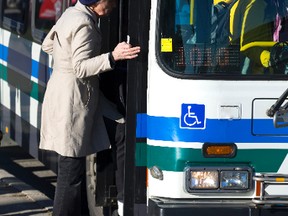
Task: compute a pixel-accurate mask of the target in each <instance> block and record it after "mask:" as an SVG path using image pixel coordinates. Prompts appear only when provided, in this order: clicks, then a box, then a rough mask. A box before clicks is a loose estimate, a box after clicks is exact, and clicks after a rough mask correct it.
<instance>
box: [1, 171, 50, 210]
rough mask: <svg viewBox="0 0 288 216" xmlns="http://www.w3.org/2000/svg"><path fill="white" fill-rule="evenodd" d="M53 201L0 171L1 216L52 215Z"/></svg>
mask: <svg viewBox="0 0 288 216" xmlns="http://www.w3.org/2000/svg"><path fill="white" fill-rule="evenodd" d="M52 207H53V201H52V200H51V199H49V198H48V197H47V196H46V195H44V194H43V193H41V192H39V191H38V190H35V189H34V188H33V187H32V186H30V185H28V184H26V183H24V182H22V181H20V180H19V179H17V178H16V177H15V176H13V175H11V174H10V173H8V172H6V171H5V170H3V169H0V215H19V216H20V215H22V216H24V215H27V216H28V215H39V216H40V215H43V216H49V215H52Z"/></svg>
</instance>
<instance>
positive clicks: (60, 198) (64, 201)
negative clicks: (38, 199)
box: [53, 156, 86, 216]
mask: <svg viewBox="0 0 288 216" xmlns="http://www.w3.org/2000/svg"><path fill="white" fill-rule="evenodd" d="M85 163H86V158H85V157H80V158H75V157H64V156H59V158H58V176H57V186H56V191H55V197H54V205H53V216H80V215H81V185H82V182H83V181H84V179H85V178H84V175H85Z"/></svg>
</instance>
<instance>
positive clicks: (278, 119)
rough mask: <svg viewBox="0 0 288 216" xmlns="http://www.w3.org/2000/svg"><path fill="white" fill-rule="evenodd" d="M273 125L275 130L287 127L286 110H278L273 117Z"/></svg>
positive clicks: (287, 114) (287, 116)
mask: <svg viewBox="0 0 288 216" xmlns="http://www.w3.org/2000/svg"><path fill="white" fill-rule="evenodd" d="M273 124H274V127H275V128H282V127H288V110H285V109H283V110H278V111H276V112H275V114H274V116H273Z"/></svg>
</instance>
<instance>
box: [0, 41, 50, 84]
mask: <svg viewBox="0 0 288 216" xmlns="http://www.w3.org/2000/svg"><path fill="white" fill-rule="evenodd" d="M45 55H46V54H45ZM0 59H2V60H4V61H6V62H7V67H9V65H11V66H13V67H15V68H17V69H18V70H19V71H21V72H22V73H24V74H27V75H28V76H29V77H31V76H33V77H35V78H37V79H38V80H39V81H42V82H44V83H47V80H48V79H49V77H50V75H51V70H52V69H51V68H48V66H47V65H45V64H42V63H41V62H39V61H35V60H34V59H32V58H31V57H29V56H25V55H23V54H22V53H20V52H17V51H16V50H13V49H8V47H6V46H4V45H3V44H0Z"/></svg>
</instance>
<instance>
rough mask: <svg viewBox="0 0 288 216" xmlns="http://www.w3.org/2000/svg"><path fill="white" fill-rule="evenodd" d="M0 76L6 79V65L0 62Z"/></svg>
mask: <svg viewBox="0 0 288 216" xmlns="http://www.w3.org/2000/svg"><path fill="white" fill-rule="evenodd" d="M0 78H1V79H3V80H7V67H4V65H2V64H0Z"/></svg>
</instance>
